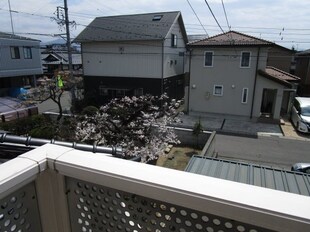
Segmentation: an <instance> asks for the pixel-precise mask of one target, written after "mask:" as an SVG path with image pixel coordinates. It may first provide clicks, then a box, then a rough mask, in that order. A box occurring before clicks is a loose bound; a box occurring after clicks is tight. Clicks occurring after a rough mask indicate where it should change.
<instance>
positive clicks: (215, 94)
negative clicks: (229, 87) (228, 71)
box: [213, 85, 224, 97]
mask: <svg viewBox="0 0 310 232" xmlns="http://www.w3.org/2000/svg"><path fill="white" fill-rule="evenodd" d="M219 87H220V88H221V93H220V94H219V93H216V91H215V89H216V88H219ZM223 93H224V87H223V85H214V86H213V95H214V96H218V97H221V96H223Z"/></svg>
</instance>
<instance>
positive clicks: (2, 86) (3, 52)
mask: <svg viewBox="0 0 310 232" xmlns="http://www.w3.org/2000/svg"><path fill="white" fill-rule="evenodd" d="M40 74H42V65H41V55H40V41H39V40H34V39H30V38H25V37H21V36H17V35H13V34H7V33H3V32H0V96H6V95H8V94H9V91H10V90H11V89H12V88H20V87H24V86H28V85H34V84H35V79H36V75H40Z"/></svg>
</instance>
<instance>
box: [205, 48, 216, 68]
mask: <svg viewBox="0 0 310 232" xmlns="http://www.w3.org/2000/svg"><path fill="white" fill-rule="evenodd" d="M206 53H212V64H211V65H206ZM213 62H214V52H213V51H205V52H204V56H203V66H204V67H207V68H212V67H213Z"/></svg>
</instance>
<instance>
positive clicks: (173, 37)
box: [171, 34, 178, 47]
mask: <svg viewBox="0 0 310 232" xmlns="http://www.w3.org/2000/svg"><path fill="white" fill-rule="evenodd" d="M177 45H178V36H177V35H176V34H171V47H177Z"/></svg>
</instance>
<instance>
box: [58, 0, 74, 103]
mask: <svg viewBox="0 0 310 232" xmlns="http://www.w3.org/2000/svg"><path fill="white" fill-rule="evenodd" d="M59 9H62V10H64V15H63V13H62V11H61V10H59ZM56 15H57V18H55V21H56V22H57V24H58V25H59V26H60V27H63V26H65V27H66V37H67V41H66V42H67V43H66V44H67V50H68V63H69V78H70V80H73V70H72V51H71V38H70V28H69V27H70V25H75V22H74V21H72V22H70V21H69V14H68V4H67V0H64V7H61V6H58V7H57V11H56ZM71 95H72V102H74V101H75V98H76V97H75V88H73V89H72V90H71Z"/></svg>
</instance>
